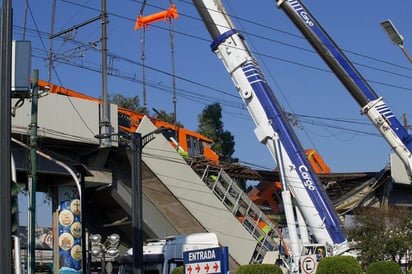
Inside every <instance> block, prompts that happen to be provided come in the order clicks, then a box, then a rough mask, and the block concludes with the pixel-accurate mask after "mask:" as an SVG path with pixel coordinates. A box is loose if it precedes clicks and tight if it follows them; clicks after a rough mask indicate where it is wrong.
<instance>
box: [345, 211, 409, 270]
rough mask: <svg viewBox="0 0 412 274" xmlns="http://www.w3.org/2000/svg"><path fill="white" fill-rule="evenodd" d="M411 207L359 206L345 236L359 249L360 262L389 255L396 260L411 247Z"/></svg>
mask: <svg viewBox="0 0 412 274" xmlns="http://www.w3.org/2000/svg"><path fill="white" fill-rule="evenodd" d="M411 219H412V211H411V210H410V209H408V208H406V207H389V208H382V209H381V208H360V209H359V210H357V211H356V212H355V217H354V223H355V225H354V226H353V227H352V228H349V229H348V231H347V232H348V237H349V239H351V240H354V242H355V248H357V249H358V250H359V251H360V259H361V261H362V264H363V265H364V266H366V265H369V264H371V263H373V262H376V261H384V260H388V259H391V260H393V261H395V262H397V263H399V261H400V258H402V257H404V256H405V254H406V252H407V250H408V249H409V250H410V249H412V222H411Z"/></svg>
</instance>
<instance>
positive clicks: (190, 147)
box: [186, 135, 203, 156]
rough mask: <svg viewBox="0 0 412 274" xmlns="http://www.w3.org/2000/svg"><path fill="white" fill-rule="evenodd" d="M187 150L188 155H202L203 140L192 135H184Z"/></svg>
mask: <svg viewBox="0 0 412 274" xmlns="http://www.w3.org/2000/svg"><path fill="white" fill-rule="evenodd" d="M186 140H187V152H188V155H189V156H202V155H203V142H202V141H200V140H199V139H196V138H194V137H193V136H189V135H186Z"/></svg>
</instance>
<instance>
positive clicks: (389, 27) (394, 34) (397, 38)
mask: <svg viewBox="0 0 412 274" xmlns="http://www.w3.org/2000/svg"><path fill="white" fill-rule="evenodd" d="M381 26H382V28H383V30H384V31H385V32H386V34H387V35H388V37H389V39H391V41H392V43H393V44H394V45H398V47H399V48H400V49H401V50H402V52H403V53H404V54H405V56H406V57H407V58H408V60H409V62H410V63H412V58H411V56H410V55H409V53H408V52H407V51H406V49H405V48H404V46H403V36H402V35H401V34H400V33H399V32H398V30H397V29H396V28H395V26H394V25H393V23H392V21H391V20H385V21H383V22H381Z"/></svg>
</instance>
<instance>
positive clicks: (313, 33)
mask: <svg viewBox="0 0 412 274" xmlns="http://www.w3.org/2000/svg"><path fill="white" fill-rule="evenodd" d="M277 5H278V7H279V8H280V9H282V10H283V11H284V12H285V13H286V15H287V16H288V17H289V18H290V19H291V21H292V22H293V23H294V24H295V25H296V27H297V28H298V29H299V30H300V31H301V32H302V34H303V35H304V36H305V38H306V39H307V40H308V41H309V42H310V44H311V45H312V46H313V47H314V48H315V50H316V51H317V52H318V54H319V55H320V56H321V57H322V59H323V60H324V61H325V62H326V64H327V65H328V66H329V67H330V69H331V70H332V71H333V72H334V74H335V75H336V76H337V77H338V78H339V80H340V81H341V82H342V84H343V85H344V86H345V87H346V89H347V90H348V91H349V93H350V94H351V95H352V97H353V98H354V99H355V100H356V102H357V103H358V104H359V105H360V107H361V108H362V113H363V114H366V115H367V116H368V118H369V120H370V121H371V122H372V124H373V125H374V126H375V127H376V128H377V129H378V130H379V132H380V133H381V134H382V136H383V137H384V138H385V140H386V141H387V142H388V143H389V145H390V147H391V148H392V149H393V150H394V151H395V152H396V154H397V155H398V156H399V158H400V159H401V160H402V162H403V163H404V164H405V167H406V170H407V172H408V173H409V176H410V177H411V175H412V154H411V152H412V142H411V141H412V137H411V135H409V134H408V132H407V130H406V129H405V128H404V127H403V126H402V124H401V122H400V121H399V120H398V119H397V118H396V116H395V115H394V114H393V112H392V111H391V110H390V109H389V107H388V106H387V105H386V103H385V102H384V101H383V98H382V97H378V95H376V93H375V91H374V90H373V89H372V88H371V87H370V86H369V84H368V83H367V82H366V81H365V79H364V78H363V77H362V75H361V74H360V73H359V72H358V70H357V69H356V68H355V67H354V66H353V64H352V63H351V62H350V61H349V59H348V58H347V57H346V56H345V54H344V53H343V52H342V50H341V49H340V48H339V47H338V46H337V45H336V44H335V42H334V41H333V40H332V39H331V38H330V36H329V35H328V34H327V33H326V32H325V30H324V29H323V28H322V26H321V25H319V23H318V22H317V21H316V19H315V18H314V17H313V16H312V15H311V14H310V12H309V11H308V10H307V8H306V7H305V6H304V5H303V4H302V3H301V2H300V1H299V0H277Z"/></svg>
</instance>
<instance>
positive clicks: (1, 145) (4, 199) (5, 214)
mask: <svg viewBox="0 0 412 274" xmlns="http://www.w3.org/2000/svg"><path fill="white" fill-rule="evenodd" d="M11 30H12V1H11V0H3V1H2V8H1V27H0V31H1V35H0V39H1V40H0V46H1V50H0V136H1V138H0V151H1V153H0V224H1V225H0V235H2V240H1V241H2V243H1V248H0V272H1V273H12V255H11V254H12V244H11V242H12V241H11V239H12V237H11V163H10V159H11V149H10V145H11V142H10V137H11V113H10V112H11V56H12V46H11V44H12V31H11Z"/></svg>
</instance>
